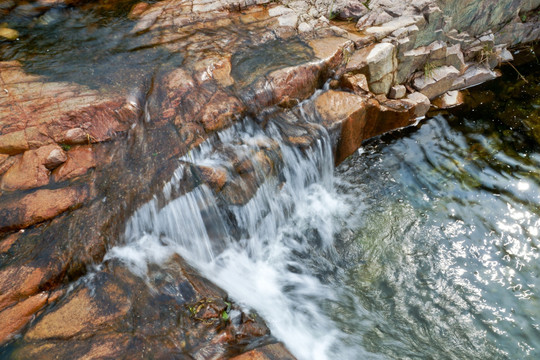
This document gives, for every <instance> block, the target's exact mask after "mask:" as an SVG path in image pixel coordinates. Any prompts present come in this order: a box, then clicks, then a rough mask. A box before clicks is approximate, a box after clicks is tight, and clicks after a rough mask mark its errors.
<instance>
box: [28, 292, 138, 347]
mask: <svg viewBox="0 0 540 360" xmlns="http://www.w3.org/2000/svg"><path fill="white" fill-rule="evenodd" d="M100 290H101V292H104V294H106V296H105V299H104V298H103V297H98V296H93V295H92V294H91V292H90V290H88V289H86V288H83V289H81V290H79V291H77V293H75V294H74V295H73V296H71V297H70V299H69V300H68V301H66V302H64V303H63V304H61V306H59V307H58V308H57V309H55V310H54V311H53V312H50V313H48V314H46V315H45V316H44V317H42V318H41V319H40V321H39V322H37V323H36V324H35V325H34V326H33V327H32V328H31V329H30V330H29V331H28V332H27V333H26V335H25V338H26V339H28V340H44V339H50V338H56V339H58V338H63V339H68V338H70V337H73V336H74V335H77V334H79V333H80V332H82V331H88V330H91V329H96V328H100V327H102V326H104V325H107V324H108V323H110V322H111V321H113V320H115V319H117V318H119V317H122V316H123V315H125V314H126V313H127V312H128V310H129V308H130V307H131V303H130V301H129V299H128V298H127V297H126V294H125V292H124V291H123V290H122V289H121V288H120V287H118V285H116V284H114V283H107V284H106V285H105V286H104V287H103V288H101V289H100ZM107 298H108V299H107ZM107 300H109V301H107Z"/></svg>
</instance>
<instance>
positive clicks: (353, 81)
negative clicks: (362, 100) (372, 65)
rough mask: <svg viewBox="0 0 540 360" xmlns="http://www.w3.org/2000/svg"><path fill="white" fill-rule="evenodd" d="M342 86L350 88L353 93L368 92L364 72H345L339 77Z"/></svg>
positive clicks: (361, 93)
mask: <svg viewBox="0 0 540 360" xmlns="http://www.w3.org/2000/svg"><path fill="white" fill-rule="evenodd" d="M340 85H341V86H342V87H343V88H346V89H350V90H352V91H353V92H354V93H355V94H359V95H363V94H367V93H369V85H368V81H367V78H366V75H364V74H352V73H345V74H343V76H342V77H341V79H340Z"/></svg>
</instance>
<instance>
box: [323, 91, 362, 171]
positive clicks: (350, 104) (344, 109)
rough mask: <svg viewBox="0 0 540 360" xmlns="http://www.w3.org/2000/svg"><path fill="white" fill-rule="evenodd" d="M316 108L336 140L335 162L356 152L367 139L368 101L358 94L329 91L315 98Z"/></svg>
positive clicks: (339, 161)
mask: <svg viewBox="0 0 540 360" xmlns="http://www.w3.org/2000/svg"><path fill="white" fill-rule="evenodd" d="M315 109H316V110H317V112H318V113H319V115H320V117H321V119H322V124H323V126H324V127H326V128H327V129H328V131H329V133H330V135H331V137H332V138H334V139H335V140H337V141H335V142H336V149H335V162H336V164H339V163H341V162H342V161H343V160H345V159H346V158H347V157H348V156H349V155H351V154H352V153H354V152H355V151H356V150H357V149H358V148H359V147H360V145H361V144H362V141H363V140H365V137H364V127H365V126H366V121H368V120H369V119H368V118H367V114H368V111H367V103H366V101H365V100H364V99H363V98H362V97H360V96H358V95H354V94H351V93H346V92H343V91H334V90H331V91H327V92H325V93H323V94H321V95H320V96H318V97H317V99H316V100H315Z"/></svg>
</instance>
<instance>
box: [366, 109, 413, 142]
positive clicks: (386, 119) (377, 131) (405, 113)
mask: <svg viewBox="0 0 540 360" xmlns="http://www.w3.org/2000/svg"><path fill="white" fill-rule="evenodd" d="M371 101H372V104H371V107H370V111H369V114H368V121H367V123H366V126H365V128H364V136H365V138H366V139H368V138H371V137H374V136H379V135H382V134H384V133H387V132H389V131H393V130H396V129H400V128H403V127H405V126H409V125H411V124H412V123H414V122H415V121H416V120H415V119H414V116H411V115H413V113H414V107H413V106H412V105H411V104H410V103H409V102H407V101H403V100H386V101H384V102H381V103H380V104H374V102H375V101H374V100H371Z"/></svg>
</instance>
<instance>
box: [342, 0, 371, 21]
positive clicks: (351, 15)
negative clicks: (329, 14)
mask: <svg viewBox="0 0 540 360" xmlns="http://www.w3.org/2000/svg"><path fill="white" fill-rule="evenodd" d="M368 11H369V10H368V8H367V7H366V6H365V5H364V4H363V3H362V2H361V1H360V0H356V1H347V2H345V4H344V6H343V7H342V8H340V9H339V17H340V18H341V19H343V20H350V19H354V20H358V19H359V18H361V17H362V16H364V15H366V14H367V13H368Z"/></svg>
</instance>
